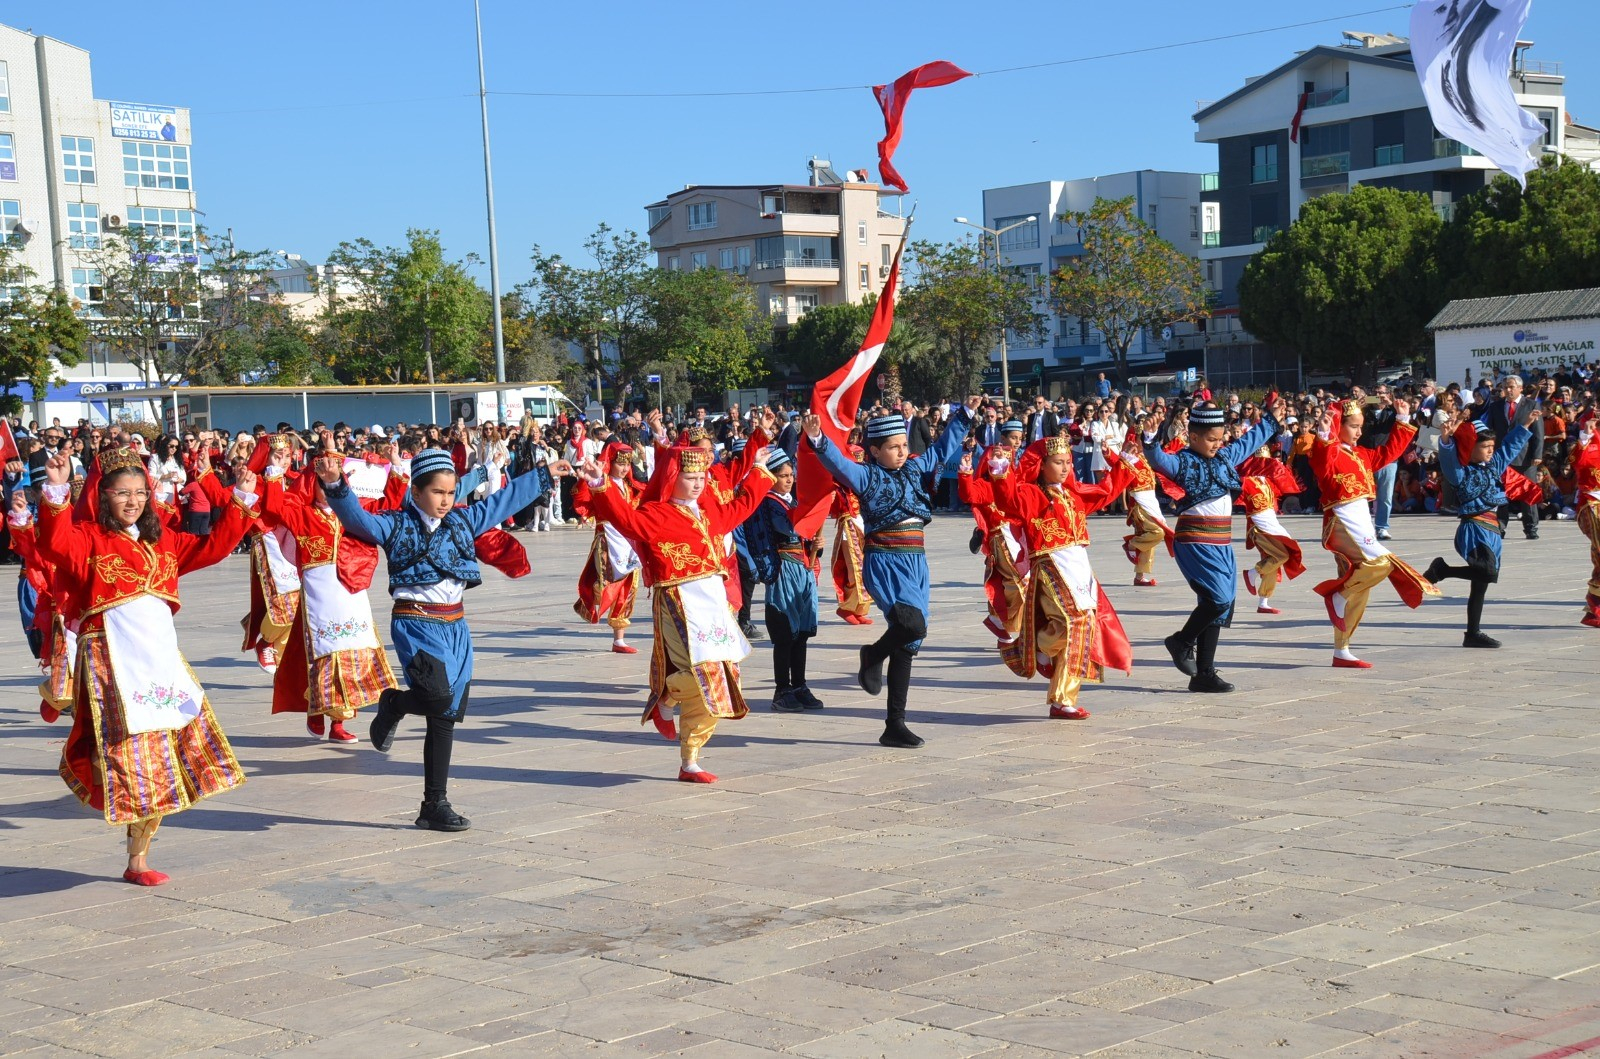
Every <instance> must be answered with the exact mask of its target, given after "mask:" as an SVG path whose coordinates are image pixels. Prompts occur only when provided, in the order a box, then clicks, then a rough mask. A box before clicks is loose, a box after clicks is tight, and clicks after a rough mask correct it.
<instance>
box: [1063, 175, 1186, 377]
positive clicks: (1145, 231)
mask: <svg viewBox="0 0 1600 1059" xmlns="http://www.w3.org/2000/svg"><path fill="white" fill-rule="evenodd" d="M1137 209H1138V207H1137V206H1136V205H1135V202H1134V199H1133V198H1132V197H1131V196H1130V197H1128V198H1125V199H1102V198H1096V199H1095V200H1094V205H1093V206H1091V207H1089V209H1087V210H1081V211H1073V212H1069V213H1064V214H1062V215H1061V221H1062V223H1064V224H1066V225H1068V226H1070V227H1076V228H1077V229H1078V241H1079V242H1080V243H1081V244H1082V245H1083V254H1082V255H1081V256H1079V257H1076V258H1072V259H1069V261H1068V263H1067V264H1066V265H1065V266H1064V267H1063V268H1062V269H1061V270H1060V271H1058V272H1057V273H1056V274H1055V275H1054V276H1053V277H1052V279H1051V284H1050V287H1051V295H1052V297H1053V299H1054V301H1055V304H1056V307H1057V309H1058V310H1059V311H1060V312H1061V313H1062V314H1063V315H1065V316H1076V317H1079V318H1081V319H1083V320H1087V321H1088V322H1089V324H1090V326H1092V327H1094V328H1095V329H1096V330H1097V331H1099V332H1100V333H1101V334H1102V335H1104V336H1105V343H1106V350H1107V351H1108V352H1109V353H1110V354H1111V359H1112V362H1113V363H1114V364H1115V365H1116V368H1117V372H1118V373H1119V374H1120V375H1122V376H1123V377H1124V378H1126V377H1127V375H1128V350H1129V349H1130V348H1131V347H1132V346H1133V343H1134V341H1135V340H1136V339H1137V338H1138V337H1139V333H1140V332H1141V331H1144V330H1145V329H1147V328H1148V329H1155V328H1159V327H1163V326H1165V325H1166V324H1169V323H1173V322H1175V321H1178V320H1192V319H1195V318H1196V317H1198V316H1200V315H1201V314H1202V313H1203V312H1204V309H1205V304H1206V286H1205V279H1204V277H1203V276H1202V275H1201V272H1200V263H1199V262H1198V261H1196V260H1195V259H1194V258H1192V257H1190V256H1189V255H1188V254H1185V253H1183V252H1182V251H1181V250H1179V249H1178V248H1177V247H1175V246H1173V245H1172V244H1171V243H1169V242H1167V241H1166V240H1165V239H1163V238H1161V237H1160V236H1159V235H1157V234H1156V232H1155V229H1154V228H1151V227H1150V226H1149V225H1148V224H1146V223H1145V222H1144V221H1143V220H1142V219H1141V218H1140V217H1139V214H1138V212H1137Z"/></svg>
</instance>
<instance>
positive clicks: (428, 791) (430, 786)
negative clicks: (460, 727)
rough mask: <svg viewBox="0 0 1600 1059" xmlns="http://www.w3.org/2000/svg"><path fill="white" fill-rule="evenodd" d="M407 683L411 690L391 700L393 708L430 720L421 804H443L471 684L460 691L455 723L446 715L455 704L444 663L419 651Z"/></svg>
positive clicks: (404, 691) (423, 746)
mask: <svg viewBox="0 0 1600 1059" xmlns="http://www.w3.org/2000/svg"><path fill="white" fill-rule="evenodd" d="M406 682H407V684H409V685H410V686H409V687H407V688H405V689H404V690H402V691H401V692H400V693H399V694H398V695H396V696H394V697H393V698H391V699H390V700H389V702H390V708H391V709H395V710H398V711H399V712H401V713H403V714H407V715H410V716H416V717H426V718H427V719H428V734H427V735H426V736H425V737H424V738H423V740H422V800H423V801H425V802H441V801H444V799H445V794H446V791H447V788H448V787H449V786H450V752H451V751H452V750H453V749H454V747H455V733H456V720H458V719H460V718H462V717H465V716H466V714H467V699H468V697H469V696H470V695H471V694H472V683H471V681H468V682H467V686H466V687H464V688H462V689H461V704H460V707H459V708H458V709H457V710H455V711H454V712H455V718H454V719H452V718H450V717H446V716H444V715H443V714H444V711H446V710H448V709H449V708H450V706H451V704H453V703H454V702H455V693H454V692H453V691H452V690H451V688H450V683H449V680H448V679H447V678H446V676H445V668H444V663H443V662H441V661H440V660H439V659H437V658H435V657H434V656H433V655H431V654H429V653H428V652H427V651H418V652H417V653H416V654H415V655H413V656H412V658H411V664H410V665H408V666H406Z"/></svg>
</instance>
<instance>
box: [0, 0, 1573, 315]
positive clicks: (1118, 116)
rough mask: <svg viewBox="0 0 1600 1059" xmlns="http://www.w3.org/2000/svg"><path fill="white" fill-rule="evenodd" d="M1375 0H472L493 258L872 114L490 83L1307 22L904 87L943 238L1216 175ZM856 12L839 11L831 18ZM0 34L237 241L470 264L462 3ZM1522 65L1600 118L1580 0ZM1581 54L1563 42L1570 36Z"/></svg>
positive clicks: (468, 7)
mask: <svg viewBox="0 0 1600 1059" xmlns="http://www.w3.org/2000/svg"><path fill="white" fill-rule="evenodd" d="M1386 6H1387V5H1386V4H1385V3H1383V0H1344V2H1343V3H1334V4H1332V5H1327V4H1324V5H1321V6H1317V7H1307V6H1303V5H1299V4H1295V5H1285V4H1282V3H1280V2H1267V0H1229V2H1227V3H1212V4H1194V3H1191V2H1178V0H1144V2H1135V3H1122V4H1090V3H1083V2H1081V0H1078V2H1069V3H1062V2H1061V0H1054V2H1020V0H993V2H989V3H983V4H976V3H970V2H969V3H959V2H954V0H920V2H913V3H906V4H895V5H888V4H863V5H859V6H857V7H855V8H848V7H847V8H840V7H839V6H838V5H826V4H823V5H816V4H787V5H784V4H780V5H776V6H772V5H766V6H763V5H751V4H749V3H743V2H727V0H701V2H700V3H697V4H693V5H676V4H674V5H666V4H659V3H640V2H637V0H629V2H609V3H608V2H590V3H585V4H564V3H562V4H558V3H531V2H528V0H483V8H484V12H483V17H484V35H485V55H486V61H487V65H488V76H489V88H490V92H491V98H490V117H491V121H492V134H493V147H494V174H495V196H496V201H497V204H498V219H499V236H500V264H501V272H502V276H503V277H504V279H505V282H506V284H507V286H510V285H511V284H514V283H516V282H518V281H520V280H522V279H525V278H527V276H528V274H529V272H530V266H529V251H530V249H531V247H532V246H533V244H535V243H539V244H541V245H543V246H544V247H545V248H547V249H551V250H556V251H559V252H561V253H563V254H565V255H567V256H569V257H581V256H582V242H583V238H584V236H585V235H586V234H588V233H589V232H590V231H592V230H593V228H594V226H595V225H596V224H597V223H598V222H600V221H602V220H603V221H606V222H608V223H610V224H611V225H612V226H613V227H617V228H622V227H631V228H634V229H635V230H642V229H643V227H644V211H643V209H642V207H643V206H644V205H645V204H646V203H648V202H652V201H654V200H656V199H658V198H661V197H662V196H664V195H666V194H667V193H668V192H670V191H672V190H675V189H677V188H679V187H681V186H683V185H684V184H686V183H760V182H765V181H774V182H776V181H792V182H802V181H803V180H804V177H805V163H806V160H807V159H808V158H809V157H811V156H812V155H813V154H815V155H819V156H823V157H828V158H831V159H832V160H833V162H834V165H835V167H836V168H838V169H840V170H843V169H847V168H852V167H857V166H868V167H870V168H872V169H873V171H874V173H876V167H877V166H876V163H877V158H876V154H875V143H876V141H877V138H878V136H879V135H880V134H881V131H882V118H881V116H880V115H879V112H878V109H877V106H876V104H875V103H874V102H873V100H872V97H871V95H870V94H869V93H868V92H867V91H866V90H865V89H853V90H850V91H843V92H819V93H807V94H799V95H765V96H746V97H701V98H646V99H638V98H632V99H597V98H570V97H569V98H561V97H549V96H513V95H494V94H493V93H497V92H564V93H593V92H612V93H630V92H738V91H765V90H773V89H792V88H818V87H831V86H849V85H866V84H870V83H874V82H881V81H886V80H892V79H893V78H894V77H895V76H897V75H899V74H900V73H903V72H904V71H905V70H906V69H909V68H910V67H912V66H915V65H917V64H918V63H921V62H926V61H928V60H932V59H948V60H951V61H953V62H956V63H958V64H960V65H961V66H963V67H965V68H966V69H968V70H974V71H984V70H1000V69H1002V68H1007V67H1015V66H1025V65H1028V64H1032V63H1046V62H1052V61H1056V60H1062V59H1071V58H1076V57H1080V56H1093V55H1099V54H1103V53H1109V52H1121V51H1126V50H1129V49H1137V48H1148V47H1151V46H1154V45H1161V44H1167V43H1176V42H1181V41H1191V40H1196V39H1201V38H1213V37H1219V36H1223V35H1227V34H1235V33H1245V32H1249V31H1254V30H1261V29H1267V28H1270V27H1276V26H1283V25H1285V24H1288V23H1294V22H1302V21H1306V20H1310V19H1319V18H1328V17H1332V16H1346V15H1347V16H1349V17H1340V18H1337V20H1335V21H1331V22H1326V23H1323V24H1321V25H1314V26H1306V27H1303V28H1299V29H1288V30H1281V31H1276V32H1270V33H1262V34H1259V35H1253V36H1246V37H1241V38H1238V39H1233V40H1225V41H1214V42H1212V43H1206V44H1199V45H1195V46H1192V47H1184V48H1178V49H1174V50H1169V51H1161V52H1156V53H1151V54H1143V55H1133V56H1127V57H1121V58H1108V59H1101V60H1097V61H1091V62H1083V63H1075V64H1071V65H1060V66H1053V67H1047V68H1044V69H1037V70H1029V71H1023V72H1016V73H1007V74H1000V73H996V74H992V75H989V76H984V77H980V78H977V79H972V80H967V81H963V82H960V83H958V84H956V85H952V86H950V87H947V88H940V89H933V90H930V91H928V92H926V93H919V94H918V95H917V96H916V97H915V98H914V99H913V100H912V102H911V104H910V107H909V110H908V118H907V133H906V138H905V141H904V142H903V144H902V146H901V149H900V152H899V154H898V155H897V156H896V165H897V166H898V168H899V169H900V171H901V172H902V173H903V174H904V175H905V177H906V179H907V180H908V182H909V183H910V185H911V192H912V197H913V198H915V199H917V200H918V201H919V202H920V209H919V211H918V217H919V223H918V234H919V235H920V236H922V237H928V238H935V237H937V238H948V237H954V236H955V235H956V234H957V232H958V231H959V229H958V228H957V227H956V226H955V225H953V224H952V223H951V221H950V218H951V217H952V216H955V215H957V214H961V215H971V216H974V217H976V216H977V215H978V213H979V210H980V196H979V192H980V190H981V189H982V188H984V187H991V186H1001V185H1006V184H1016V183H1023V182H1027V181H1031V180H1044V179H1070V178H1075V177H1083V176H1092V175H1095V174H1097V173H1110V172H1118V171H1122V170H1128V169H1143V168H1149V169H1177V170H1184V169H1187V170H1193V171H1198V172H1205V171H1210V170H1213V169H1215V168H1216V152H1215V149H1214V148H1211V147H1208V146H1205V145H1200V144H1196V143H1195V142H1194V126H1193V123H1192V121H1191V118H1190V116H1191V114H1192V113H1193V111H1194V109H1195V107H1194V104H1195V101H1196V100H1202V99H1203V100H1210V99H1217V98H1219V97H1221V96H1223V95H1225V94H1226V93H1228V92H1230V91H1232V90H1233V89H1235V88H1237V87H1239V86H1240V85H1241V84H1242V83H1243V81H1244V78H1245V77H1246V76H1247V75H1250V74H1257V73H1262V72H1265V71H1266V70H1268V69H1270V68H1272V67H1273V66H1276V65H1277V64H1278V63H1280V62H1282V61H1284V60H1285V59H1287V58H1289V57H1290V56H1291V55H1292V54H1293V52H1294V51H1295V50H1297V49H1303V48H1307V47H1310V46H1312V45H1314V44H1319V43H1338V42H1339V39H1340V38H1339V33H1340V30H1344V29H1351V30H1370V31H1374V32H1394V33H1400V34H1404V33H1405V32H1406V27H1407V25H1408V21H1409V17H1410V12H1409V10H1406V9H1392V10H1386V11H1382V12H1380V13H1376V14H1358V13H1359V12H1366V11H1373V10H1375V9H1378V8H1383V7H1386ZM847 10H848V11H851V12H852V15H853V17H848V18H846V17H843V14H842V13H843V12H844V11H847ZM0 19H3V20H4V22H5V23H7V24H9V25H12V26H16V27H19V28H23V29H31V30H32V31H33V32H35V33H40V34H44V35H48V36H53V37H57V38H59V39H62V40H65V41H67V42H69V43H72V44H74V45H77V46H79V47H83V48H87V49H88V50H89V51H90V52H91V53H92V55H93V62H94V77H95V90H96V94H97V95H98V96H99V97H100V98H102V99H122V100H130V101H135V102H149V103H161V104H173V105H178V106H188V107H189V108H191V110H192V111H193V121H194V130H195V148H194V159H195V160H194V170H195V187H196V191H197V194H198V196H199V203H200V206H201V208H202V209H203V210H204V211H205V213H206V217H207V223H208V225H209V226H210V227H212V228H213V229H221V228H228V227H232V228H233V229H234V233H235V238H236V240H237V242H238V244H239V245H240V246H241V247H248V248H253V249H283V250H290V251H294V252H297V253H301V254H304V255H305V256H306V257H307V258H310V259H312V260H321V258H322V256H323V255H324V254H326V253H327V251H328V250H329V249H330V248H331V247H333V246H334V245H335V244H337V243H338V242H339V241H340V240H341V239H353V238H356V237H358V236H366V237H367V238H370V239H372V240H374V241H375V242H378V243H397V242H399V241H401V240H402V239H403V238H404V233H405V230H406V229H407V228H408V227H421V228H437V229H439V230H440V232H441V233H442V236H443V239H444V242H445V245H446V247H447V249H448V250H449V251H450V252H451V253H452V254H457V255H459V254H465V253H467V252H469V251H476V252H478V253H480V254H481V253H483V252H484V251H485V250H486V248H487V235H486V229H485V221H484V211H483V176H482V154H481V146H480V139H479V135H480V132H479V118H478V102H477V97H476V92H477V67H476V57H475V52H474V41H473V27H472V3H471V0H385V2H378V0H333V2H328V3H323V4H320V5H314V6H312V7H298V8H294V9H293V13H292V15H291V14H290V9H289V8H285V7H283V6H281V5H279V6H276V7H274V6H271V5H269V6H266V7H262V6H259V5H246V4H239V3H233V2H205V3H202V2H199V0H190V2H188V3H176V2H162V0H146V2H144V3H141V4H140V5H138V8H137V13H135V12H134V11H132V10H130V9H129V8H128V7H127V6H126V5H124V4H112V3H106V2H101V0H92V2H86V3H80V4H76V5H63V4H61V3H60V2H59V0H48V2H45V0H10V2H8V3H6V4H5V5H4V7H3V8H0ZM1525 36H1526V37H1527V38H1529V39H1532V40H1534V41H1536V42H1538V45H1539V46H1538V47H1537V48H1535V49H1534V51H1533V52H1532V53H1531V54H1532V56H1533V57H1535V58H1540V59H1545V60H1557V61H1562V62H1564V63H1565V70H1566V74H1567V76H1568V79H1569V80H1568V86H1567V87H1568V97H1567V104H1568V108H1569V110H1570V111H1571V113H1572V114H1573V116H1574V118H1576V119H1577V120H1579V121H1584V122H1587V123H1591V124H1594V123H1600V62H1596V61H1595V60H1593V59H1591V58H1590V55H1592V53H1593V48H1592V45H1593V43H1594V42H1595V41H1596V40H1600V7H1597V5H1595V4H1594V2H1593V0H1537V2H1536V3H1534V5H1533V14H1532V17H1531V19H1530V20H1529V23H1528V28H1527V30H1526V31H1525ZM1580 42H1582V43H1583V44H1585V45H1586V47H1584V48H1580V47H1579V43H1580Z"/></svg>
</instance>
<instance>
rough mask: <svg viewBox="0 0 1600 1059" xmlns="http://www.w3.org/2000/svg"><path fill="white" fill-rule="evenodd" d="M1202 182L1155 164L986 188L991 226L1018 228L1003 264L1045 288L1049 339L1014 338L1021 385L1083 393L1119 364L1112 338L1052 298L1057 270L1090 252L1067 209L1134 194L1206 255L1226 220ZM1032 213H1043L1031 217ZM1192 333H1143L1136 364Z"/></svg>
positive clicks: (1167, 234)
mask: <svg viewBox="0 0 1600 1059" xmlns="http://www.w3.org/2000/svg"><path fill="white" fill-rule="evenodd" d="M1200 185H1201V175H1200V174H1199V173H1173V172H1158V171H1156V170H1148V169H1147V170H1141V171H1138V172H1132V173H1113V174H1109V175H1106V176H1097V177H1085V178H1083V179H1079V180H1044V181H1038V182H1035V183H1031V184H1017V185H1014V186H1011V187H1001V188H988V189H986V190H985V191H984V192H983V218H984V219H983V226H984V227H985V228H988V229H989V230H990V231H996V232H998V231H1000V230H1001V229H1004V228H1010V229H1011V230H1010V231H1007V232H1005V233H1004V234H1002V235H1001V236H1000V237H999V239H998V243H999V247H998V250H999V260H1000V266H1001V267H1002V268H1006V269H1010V270H1012V271H1014V272H1017V273H1019V274H1021V275H1024V276H1027V277H1028V279H1029V281H1030V282H1031V283H1033V284H1034V285H1035V287H1036V289H1037V291H1038V303H1037V304H1038V308H1039V311H1040V312H1041V313H1044V314H1046V315H1048V316H1049V317H1050V325H1049V329H1048V333H1047V334H1046V335H1045V337H1044V339H1043V341H1042V342H1041V341H1039V340H1037V339H1036V338H1033V337H1031V336H1025V335H1008V336H1007V357H1008V359H1009V361H1010V366H1011V381H1012V385H1013V387H1016V388H1021V389H1024V390H1028V389H1040V390H1042V391H1043V392H1045V393H1047V394H1059V393H1063V392H1066V393H1076V392H1078V391H1079V390H1081V389H1082V385H1081V384H1082V383H1083V382H1085V381H1087V380H1091V379H1093V378H1094V377H1095V374H1096V373H1097V372H1099V371H1102V370H1106V371H1109V370H1110V368H1111V363H1110V358H1111V354H1110V353H1109V352H1108V351H1107V349H1106V346H1105V336H1104V335H1102V334H1101V333H1100V332H1099V331H1097V330H1095V328H1094V326H1093V325H1092V324H1091V323H1090V322H1089V321H1087V320H1080V319H1078V318H1076V317H1063V316H1060V315H1058V314H1056V313H1055V310H1054V308H1053V307H1052V305H1051V304H1050V299H1049V277H1050V274H1051V273H1052V272H1055V271H1056V270H1058V269H1060V268H1061V267H1062V266H1063V265H1064V264H1066V263H1067V262H1068V261H1070V260H1071V259H1072V258H1075V257H1081V256H1082V254H1083V243H1082V242H1081V240H1080V238H1079V235H1078V229H1077V226H1076V225H1072V224H1068V223H1067V222H1065V221H1063V220H1062V219H1061V217H1062V215H1063V214H1066V213H1074V212H1082V211H1087V210H1088V209H1089V208H1090V207H1091V206H1093V205H1094V202H1095V199H1124V198H1131V199H1133V200H1134V209H1135V212H1136V213H1137V214H1138V216H1139V217H1140V219H1142V220H1143V221H1145V223H1147V224H1149V225H1150V227H1152V228H1153V229H1155V232H1156V234H1157V235H1159V236H1161V238H1163V239H1165V240H1166V241H1167V242H1169V243H1171V244H1172V245H1173V246H1175V247H1177V248H1178V249H1179V250H1181V251H1183V252H1185V253H1188V254H1194V255H1197V256H1198V254H1199V252H1200V247H1201V245H1202V243H1203V242H1205V241H1206V240H1207V239H1208V238H1212V237H1214V233H1215V232H1216V231H1217V228H1218V225H1219V223H1220V221H1219V218H1218V214H1217V211H1216V207H1215V206H1214V205H1211V206H1207V205H1206V204H1205V203H1203V202H1202V201H1201V196H1200ZM1029 217H1033V218H1035V219H1034V220H1032V221H1029V220H1028V219H1027V218H1029ZM1013 225H1015V227H1012V226H1013ZM982 238H984V239H985V240H987V241H988V242H987V245H988V247H989V251H990V253H993V252H994V251H995V241H996V240H995V239H994V238H993V237H992V236H988V235H984V236H983V237H982ZM1190 330H1191V329H1190V328H1189V327H1188V326H1187V325H1184V326H1182V327H1179V328H1174V329H1173V331H1174V332H1178V331H1182V332H1184V336H1186V335H1187V333H1188V332H1189V331H1190ZM1184 336H1180V335H1178V334H1176V333H1168V334H1165V335H1162V334H1156V335H1151V334H1141V335H1140V336H1139V339H1138V340H1137V341H1136V342H1135V344H1134V346H1133V347H1132V348H1131V349H1130V350H1129V356H1128V361H1129V366H1130V368H1138V367H1140V366H1146V367H1148V366H1153V365H1158V364H1162V363H1164V362H1165V360H1166V359H1167V354H1168V351H1169V350H1170V349H1171V348H1172V347H1173V346H1174V344H1177V343H1180V342H1181V341H1183V339H1184ZM999 355H1000V350H999V346H998V345H996V347H995V351H994V359H995V364H996V366H995V367H994V368H992V369H991V370H990V372H989V376H990V377H989V379H988V380H987V381H989V382H990V383H991V384H994V385H998V384H999V382H1000V369H999V366H998V362H999Z"/></svg>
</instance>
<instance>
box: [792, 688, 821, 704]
mask: <svg viewBox="0 0 1600 1059" xmlns="http://www.w3.org/2000/svg"><path fill="white" fill-rule="evenodd" d="M789 694H791V695H793V696H794V697H795V699H796V700H797V701H798V702H799V703H800V705H801V706H804V707H805V708H806V709H808V710H820V709H822V700H821V699H819V698H817V697H816V696H815V695H813V694H811V689H810V688H808V687H806V686H805V685H804V684H801V685H800V686H799V687H798V688H795V689H794V690H793V691H791V692H789Z"/></svg>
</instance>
